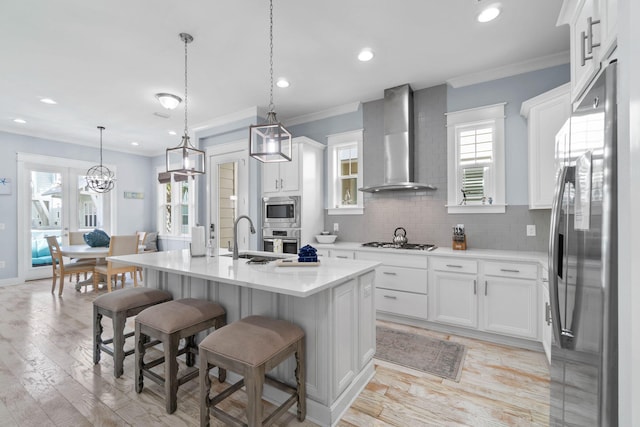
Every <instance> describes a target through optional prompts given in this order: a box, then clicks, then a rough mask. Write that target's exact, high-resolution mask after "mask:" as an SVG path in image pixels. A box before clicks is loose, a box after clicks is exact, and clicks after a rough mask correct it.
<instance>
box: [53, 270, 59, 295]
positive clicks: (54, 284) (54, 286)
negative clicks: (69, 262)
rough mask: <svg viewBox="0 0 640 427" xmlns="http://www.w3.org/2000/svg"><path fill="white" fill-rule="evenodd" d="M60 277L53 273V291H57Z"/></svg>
mask: <svg viewBox="0 0 640 427" xmlns="http://www.w3.org/2000/svg"><path fill="white" fill-rule="evenodd" d="M57 279H58V275H57V274H56V273H53V282H52V284H51V293H54V292H55V291H56V280H57Z"/></svg>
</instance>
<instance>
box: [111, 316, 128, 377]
mask: <svg viewBox="0 0 640 427" xmlns="http://www.w3.org/2000/svg"><path fill="white" fill-rule="evenodd" d="M112 321H113V376H114V377H116V378H119V377H120V376H121V375H122V374H123V373H124V325H125V323H126V321H127V317H126V314H125V313H124V312H121V313H113V317H112Z"/></svg>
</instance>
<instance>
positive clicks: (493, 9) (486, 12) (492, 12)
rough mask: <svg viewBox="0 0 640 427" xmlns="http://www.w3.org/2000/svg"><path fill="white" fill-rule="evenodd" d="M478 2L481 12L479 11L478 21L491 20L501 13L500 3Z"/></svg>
mask: <svg viewBox="0 0 640 427" xmlns="http://www.w3.org/2000/svg"><path fill="white" fill-rule="evenodd" d="M478 3H479V4H480V12H478V16H477V18H476V19H477V20H478V22H481V23H485V22H490V21H493V20H494V19H496V18H497V17H498V15H500V12H501V9H500V4H499V3H492V4H488V5H482V3H481V2H478Z"/></svg>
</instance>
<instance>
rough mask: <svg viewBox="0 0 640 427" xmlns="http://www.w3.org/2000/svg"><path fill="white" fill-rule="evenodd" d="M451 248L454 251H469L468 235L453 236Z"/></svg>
mask: <svg viewBox="0 0 640 427" xmlns="http://www.w3.org/2000/svg"><path fill="white" fill-rule="evenodd" d="M451 247H452V248H453V250H454V251H466V250H467V235H466V234H463V235H462V236H453V240H452V241H451Z"/></svg>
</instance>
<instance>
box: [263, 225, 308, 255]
mask: <svg viewBox="0 0 640 427" xmlns="http://www.w3.org/2000/svg"><path fill="white" fill-rule="evenodd" d="M278 242H281V243H282V248H281V249H282V253H285V254H297V253H298V250H299V249H300V229H299V228H282V229H273V228H264V229H263V230H262V246H263V248H262V250H263V251H265V252H276V246H278ZM278 252H279V251H278Z"/></svg>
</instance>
